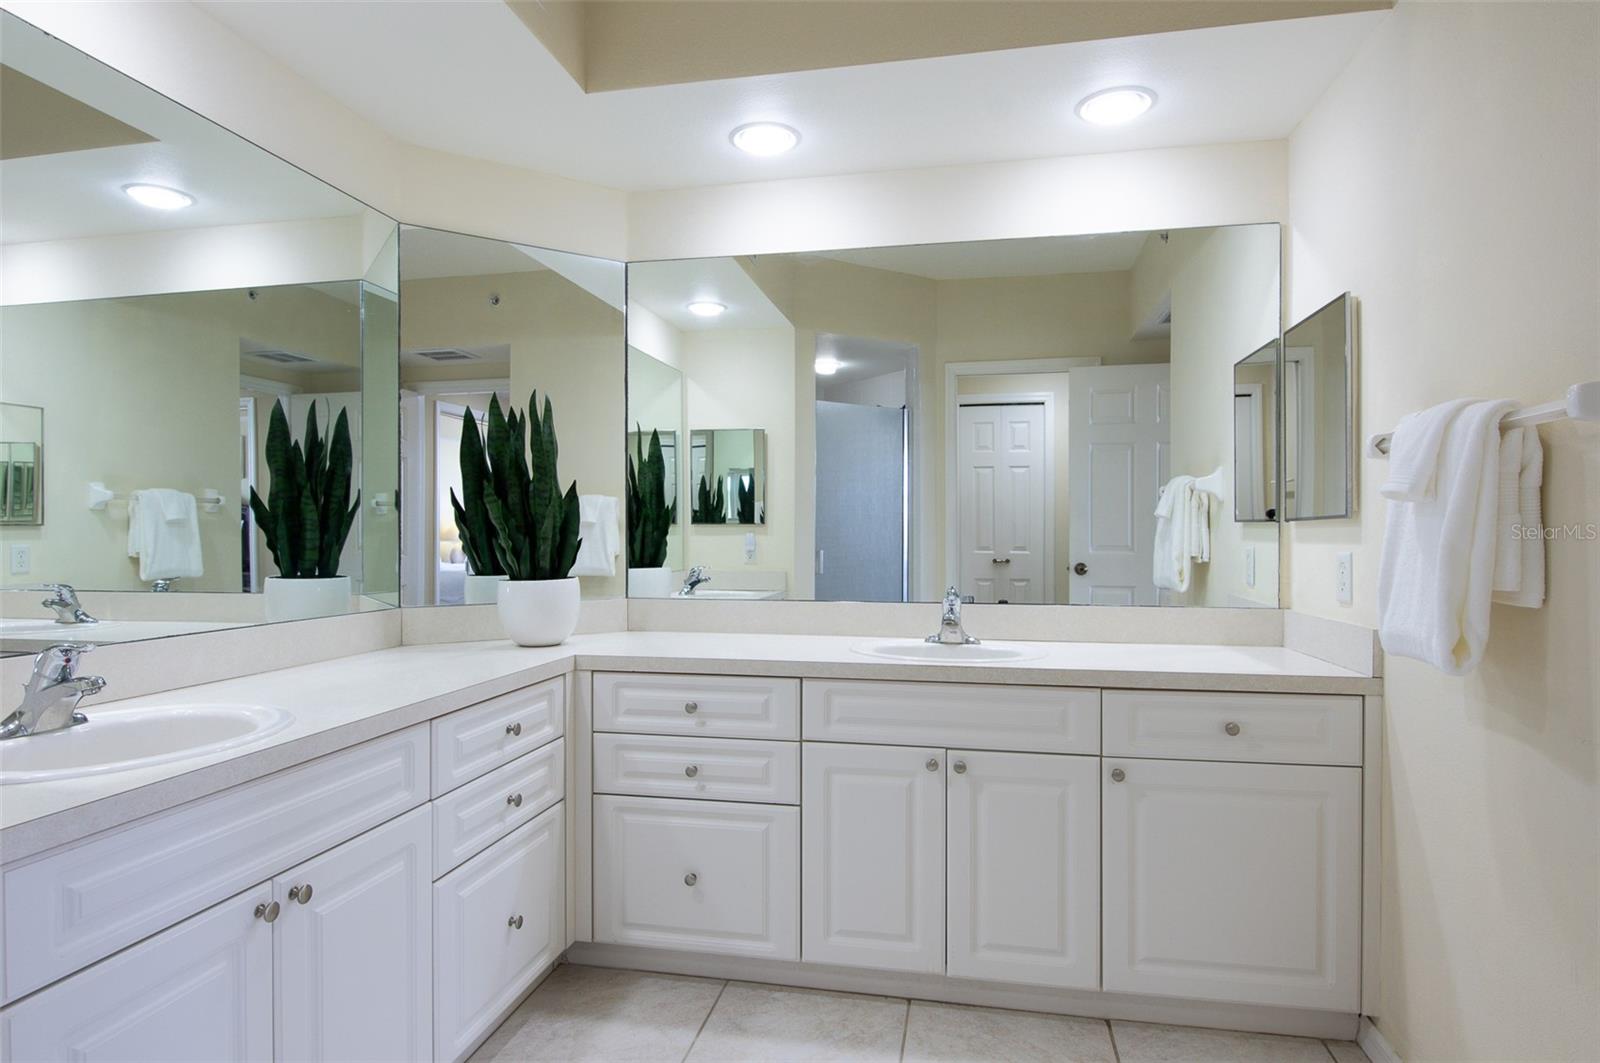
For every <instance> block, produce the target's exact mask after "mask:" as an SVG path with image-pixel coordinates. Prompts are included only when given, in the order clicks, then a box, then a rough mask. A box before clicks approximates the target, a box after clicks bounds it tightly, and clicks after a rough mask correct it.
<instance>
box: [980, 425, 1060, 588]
mask: <svg viewBox="0 0 1600 1063" xmlns="http://www.w3.org/2000/svg"><path fill="white" fill-rule="evenodd" d="M956 433H957V436H956V439H957V461H958V462H959V464H958V466H957V469H956V491H957V492H958V495H957V497H958V498H959V501H958V503H957V512H958V514H959V527H960V535H961V545H960V553H959V557H960V565H961V571H960V578H959V581H958V585H959V586H960V588H961V593H962V594H964V595H971V596H972V597H973V598H974V599H975V600H976V601H979V602H988V603H993V602H1000V601H1006V602H1013V603H1025V604H1031V605H1039V604H1042V603H1045V602H1051V601H1054V600H1055V599H1054V588H1053V587H1052V586H1051V581H1052V580H1053V576H1052V574H1051V573H1050V572H1049V571H1047V564H1046V562H1047V560H1048V558H1049V554H1050V553H1051V551H1050V550H1049V548H1048V547H1049V538H1048V532H1047V529H1048V527H1049V525H1050V524H1051V523H1052V521H1051V516H1052V515H1051V514H1050V502H1049V495H1050V487H1049V482H1048V480H1047V479H1046V476H1045V462H1046V456H1047V453H1048V449H1049V442H1048V440H1046V438H1045V416H1044V405H1043V403H1034V404H1024V405H1008V406H1001V405H993V406H976V405H973V406H962V407H960V408H959V409H958V410H957V411H956Z"/></svg>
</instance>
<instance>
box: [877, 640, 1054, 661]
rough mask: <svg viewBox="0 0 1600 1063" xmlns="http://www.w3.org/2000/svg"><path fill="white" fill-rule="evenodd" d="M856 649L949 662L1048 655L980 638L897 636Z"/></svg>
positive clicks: (903, 658)
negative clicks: (965, 641) (964, 641)
mask: <svg viewBox="0 0 1600 1063" xmlns="http://www.w3.org/2000/svg"><path fill="white" fill-rule="evenodd" d="M853 649H854V650H855V651H856V652H857V653H859V654H862V655H863V656H866V657H881V658H883V659H884V660H888V661H917V662H919V663H921V662H943V663H946V664H983V663H985V662H988V661H1032V660H1037V659H1038V658H1040V657H1043V656H1044V651H1043V650H1036V649H1034V648H1032V647H1031V646H1008V645H1005V644H1004V643H999V642H980V643H976V644H970V645H966V646H947V645H944V644H943V643H938V642H923V641H922V640H921V639H917V640H916V641H911V640H901V639H897V640H895V641H893V642H872V643H865V644H863V645H860V646H855V647H853Z"/></svg>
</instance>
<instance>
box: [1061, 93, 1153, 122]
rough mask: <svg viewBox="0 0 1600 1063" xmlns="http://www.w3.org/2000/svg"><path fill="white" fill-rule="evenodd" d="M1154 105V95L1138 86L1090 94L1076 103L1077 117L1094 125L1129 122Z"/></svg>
mask: <svg viewBox="0 0 1600 1063" xmlns="http://www.w3.org/2000/svg"><path fill="white" fill-rule="evenodd" d="M1155 105H1156V94H1155V93H1154V92H1151V91H1150V90H1149V89H1146V88H1140V87H1139V86H1138V85H1122V86H1119V87H1117V88H1114V89H1101V90H1100V91H1099V92H1094V93H1090V94H1089V95H1088V96H1085V97H1084V98H1083V99H1082V100H1081V101H1079V103H1078V117H1079V118H1082V119H1083V120H1084V121H1085V122H1092V123H1093V124H1095V125H1121V124H1122V123H1124V122H1131V121H1133V120H1134V119H1135V118H1138V117H1139V116H1140V115H1142V114H1144V113H1145V112H1146V111H1148V110H1149V109H1150V108H1152V107H1154V106H1155Z"/></svg>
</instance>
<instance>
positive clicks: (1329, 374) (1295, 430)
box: [1283, 292, 1355, 520]
mask: <svg viewBox="0 0 1600 1063" xmlns="http://www.w3.org/2000/svg"><path fill="white" fill-rule="evenodd" d="M1354 318H1355V309H1354V300H1353V299H1352V298H1351V297H1350V293H1349V292H1346V293H1345V294H1343V295H1341V296H1339V298H1337V299H1335V300H1333V302H1331V303H1329V304H1328V305H1326V306H1324V307H1322V308H1321V309H1319V310H1317V311H1316V312H1315V313H1313V314H1312V315H1311V316H1310V317H1308V318H1306V319H1305V320H1304V321H1302V322H1300V323H1299V324H1297V325H1295V326H1293V327H1292V328H1290V329H1288V330H1287V331H1286V332H1285V333H1284V334H1283V445H1284V484H1283V507H1284V517H1285V519H1287V520H1326V519H1329V518H1333V517H1348V516H1349V515H1350V514H1351V512H1352V511H1353V509H1354V504H1355V503H1354V499H1355V488H1354V484H1353V477H1352V469H1354V467H1355V466H1354V459H1355V453H1354V447H1355V443H1354V440H1355V425H1354V423H1353V413H1352V411H1353V409H1354V405H1355V358H1354V357H1353V350H1352V347H1353V336H1354V334H1355V329H1354Z"/></svg>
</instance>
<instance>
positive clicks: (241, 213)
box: [0, 15, 364, 244]
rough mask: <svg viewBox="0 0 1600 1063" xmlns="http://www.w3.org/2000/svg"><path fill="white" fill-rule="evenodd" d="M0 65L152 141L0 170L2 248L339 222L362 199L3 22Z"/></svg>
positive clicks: (3, 165) (8, 19)
mask: <svg viewBox="0 0 1600 1063" xmlns="http://www.w3.org/2000/svg"><path fill="white" fill-rule="evenodd" d="M0 17H3V19H4V26H5V32H4V33H3V34H0V61H4V63H5V64H6V65H7V66H10V67H13V68H14V69H16V70H20V71H22V72H23V73H24V74H27V75H28V76H29V77H32V78H35V79H37V80H39V81H42V82H44V83H45V84H46V85H50V86H52V87H54V88H56V89H58V90H59V91H61V92H64V93H66V94H67V95H69V96H72V97H73V98H75V99H78V100H80V101H82V102H84V103H87V104H88V105H90V106H91V107H94V108H95V109H96V110H99V111H103V112H104V113H106V114H109V115H111V116H112V117H114V118H117V119H119V120H121V121H123V122H126V123H127V124H129V125H131V126H133V127H135V128H136V129H140V130H143V131H144V132H145V133H148V134H149V135H151V136H153V137H155V138H156V140H155V141H153V142H150V143H144V144H127V145H122V146H118V147H109V148H94V149H91V150H87V151H70V152H62V153H57V154H53V155H37V156H32V157H29V158H20V159H7V160H4V161H3V162H0V185H3V187H4V189H5V195H4V196H0V231H3V233H4V235H3V236H0V241H3V242H4V243H7V244H21V243H31V242H34V241H39V240H65V239H73V238H78V237H89V236H109V235H120V234H126V233H140V232H154V231H160V230H170V229H190V228H202V227H208V226H217V225H241V224H246V223H253V222H271V221H290V220H298V219H310V218H332V217H344V216H351V215H356V214H359V213H361V211H362V210H363V209H364V208H363V207H362V205H361V204H360V203H358V202H357V201H356V200H354V199H351V198H350V197H348V196H346V195H344V194H343V193H341V192H339V191H338V190H336V189H334V188H333V187H331V186H329V185H326V184H323V183H322V182H321V181H319V180H317V179H316V178H314V177H311V176H310V175H308V174H306V173H304V172H303V171H301V170H298V169H296V168H295V167H293V166H291V165H289V164H288V163H286V162H284V161H283V160H281V159H279V158H277V157H276V156H274V155H271V154H269V153H268V152H266V151H264V150H262V149H261V148H258V147H256V146H255V145H253V144H251V143H249V142H248V141H246V140H243V139H242V138H240V137H237V136H235V135H234V134H232V133H230V132H228V131H227V130H225V129H223V128H221V127H220V126H217V125H214V124H212V123H211V122H208V121H206V120H205V119H203V118H201V117H199V116H198V115H196V114H194V113H193V112H191V111H188V110H186V109H185V108H183V107H180V106H179V105H178V104H176V103H173V102H172V101H171V100H168V99H167V98H165V97H164V96H161V95H159V94H158V93H156V92H154V91H153V90H151V89H148V88H145V87H144V86H142V85H139V84H137V83H136V82H134V81H132V80H131V79H129V78H127V77H125V76H123V75H122V74H119V73H117V72H116V71H114V70H112V69H111V68H110V67H107V66H103V65H101V64H100V63H97V62H95V61H94V60H92V59H89V58H88V57H87V56H84V55H83V54H82V53H80V52H77V51H75V50H73V49H72V48H69V47H68V46H67V45H65V44H62V43H61V42H60V41H57V40H54V39H53V38H51V37H49V36H47V35H46V34H44V33H41V32H40V31H38V30H36V29H34V28H33V27H32V26H29V25H28V24H26V23H24V22H22V21H21V20H19V19H16V18H15V17H13V16H10V15H4V16H0ZM135 182H147V183H151V184H159V185H166V186H169V187H172V188H179V189H182V190H183V191H185V192H188V193H189V194H190V195H192V196H194V197H195V203H194V205H193V206H190V207H187V208H185V209H183V210H176V211H161V210H151V209H149V208H148V207H142V206H140V205H139V204H137V203H135V202H134V201H133V200H131V199H129V198H128V197H127V195H125V194H124V193H123V191H122V186H123V185H126V184H131V183H135Z"/></svg>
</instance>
